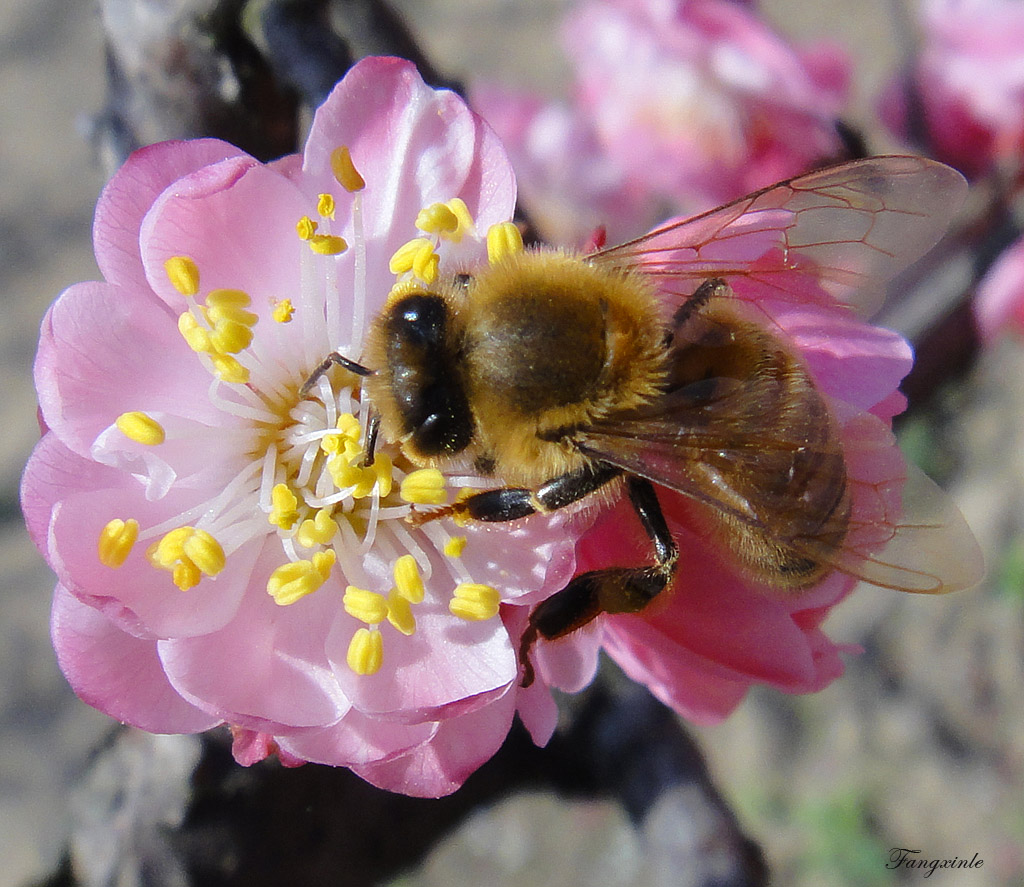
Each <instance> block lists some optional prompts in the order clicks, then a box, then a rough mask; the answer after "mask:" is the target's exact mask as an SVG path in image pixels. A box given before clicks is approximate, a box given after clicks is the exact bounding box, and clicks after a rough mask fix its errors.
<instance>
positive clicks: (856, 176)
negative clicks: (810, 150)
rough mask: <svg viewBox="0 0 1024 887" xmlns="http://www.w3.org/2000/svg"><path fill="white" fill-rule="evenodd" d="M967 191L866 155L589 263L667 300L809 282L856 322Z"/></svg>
mask: <svg viewBox="0 0 1024 887" xmlns="http://www.w3.org/2000/svg"><path fill="white" fill-rule="evenodd" d="M966 193H967V183H966V181H965V180H964V178H963V176H961V175H960V173H958V172H957V171H956V170H954V169H951V168H950V167H948V166H944V165H943V164H941V163H936V162H935V161H933V160H927V159H925V158H923V157H900V156H888V157H872V158H868V159H866V160H856V161H853V162H850V163H844V164H842V165H839V166H834V167H830V168H828V169H823V170H820V171H818V172H813V173H809V174H807V175H803V176H800V177H798V178H795V179H791V180H789V181H787V182H782V183H780V184H778V185H773V186H772V187H770V188H766V189H765V190H763V191H758V192H756V193H754V194H751V195H749V196H747V197H744V198H742V199H740V200H737V201H735V202H734V203H730V204H728V205H726V206H723V207H720V208H719V209H715V210H711V211H709V212H706V213H703V214H702V215H698V216H694V217H693V218H690V219H683V220H674V221H671V222H668V223H666V224H664V225H662V226H661V227H659V228H656V229H654V230H653V231H651V232H649V233H647V234H645V235H644V236H642V237H638V238H637V239H635V240H631V241H628V242H627V243H623V244H620V245H619V246H614V247H610V248H608V249H605V250H602V251H600V252H597V253H595V254H594V255H593V256H591V257H590V259H591V261H594V262H598V263H602V264H609V265H612V266H616V267H639V268H641V269H642V271H643V272H644V273H645V274H647V275H650V276H651V277H654V278H656V279H657V280H658V282H659V284H660V286H661V289H662V290H663V291H664V292H666V293H668V294H675V295H678V296H680V297H683V298H685V297H688V296H689V295H690V294H692V292H693V290H694V288H695V286H694V284H695V282H696V283H699V282H701V281H703V280H707V279H709V278H712V277H724V278H725V279H726V280H728V281H729V283H730V284H732V286H733V288H734V289H735V290H736V292H737V294H738V295H740V296H741V297H756V296H757V295H758V294H757V293H755V292H753V290H755V289H758V288H765V287H767V288H768V289H769V290H772V291H774V292H776V293H780V294H783V295H785V294H787V293H792V292H793V291H794V289H799V288H800V282H801V281H800V278H802V277H810V278H812V279H813V280H814V281H815V282H816V283H817V284H818V285H819V286H820V287H821V288H822V289H824V290H825V292H826V294H827V295H828V296H829V297H831V298H832V299H834V300H836V301H838V302H840V303H842V304H846V305H849V306H851V307H852V308H853V309H854V310H855V311H856V312H857V313H858V314H860V315H861V316H868V315H870V314H872V313H873V312H874V311H875V310H877V308H878V306H879V305H880V303H881V301H882V298H883V297H884V292H883V286H882V285H883V284H884V283H885V282H886V281H887V280H889V279H890V278H891V277H892V276H893V275H894V274H896V273H897V272H899V271H900V270H901V269H903V268H905V267H906V266H908V265H909V264H911V263H912V262H914V261H915V260H916V259H918V258H919V257H920V256H922V255H923V254H924V253H925V252H927V251H928V250H929V249H930V248H931V247H932V246H934V245H935V243H937V242H938V240H939V238H940V237H941V236H942V234H943V232H944V231H945V229H946V228H947V226H948V225H949V223H950V221H951V219H952V217H953V215H954V213H955V212H956V210H957V209H958V208H959V206H960V204H961V203H962V202H963V199H964V197H965V195H966Z"/></svg>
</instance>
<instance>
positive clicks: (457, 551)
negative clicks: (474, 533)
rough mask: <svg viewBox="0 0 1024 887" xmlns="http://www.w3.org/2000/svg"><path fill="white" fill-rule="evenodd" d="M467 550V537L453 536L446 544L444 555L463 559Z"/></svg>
mask: <svg viewBox="0 0 1024 887" xmlns="http://www.w3.org/2000/svg"><path fill="white" fill-rule="evenodd" d="M465 550H466V537H465V536H451V537H450V538H449V539H448V541H447V542H445V544H444V553H445V554H446V555H447V556H448V557H462V552H464V551H465Z"/></svg>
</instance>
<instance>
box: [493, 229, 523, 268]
mask: <svg viewBox="0 0 1024 887" xmlns="http://www.w3.org/2000/svg"><path fill="white" fill-rule="evenodd" d="M522 251H523V235H522V234H521V233H520V231H519V229H518V228H517V227H516V226H515V224H514V223H513V222H499V223H498V224H497V225H491V227H490V230H488V232H487V261H488V262H490V263H491V264H492V265H497V264H498V262H501V261H503V260H504V259H507V258H508V257H509V256H514V255H515V254H516V253H521V252H522Z"/></svg>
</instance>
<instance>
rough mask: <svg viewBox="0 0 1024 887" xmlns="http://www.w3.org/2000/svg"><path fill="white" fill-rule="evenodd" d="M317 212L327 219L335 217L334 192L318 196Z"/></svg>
mask: <svg viewBox="0 0 1024 887" xmlns="http://www.w3.org/2000/svg"><path fill="white" fill-rule="evenodd" d="M316 211H317V213H318V214H319V215H320V216H321V217H322V218H325V219H333V218H334V195H333V194H321V195H319V196H318V197H317V201H316Z"/></svg>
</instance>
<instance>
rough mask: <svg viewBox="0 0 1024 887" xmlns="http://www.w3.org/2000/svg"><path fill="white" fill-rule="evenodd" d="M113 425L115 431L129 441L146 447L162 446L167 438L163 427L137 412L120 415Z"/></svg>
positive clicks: (150, 417)
mask: <svg viewBox="0 0 1024 887" xmlns="http://www.w3.org/2000/svg"><path fill="white" fill-rule="evenodd" d="M114 424H115V425H117V430H118V431H120V432H121V434H123V435H124V436H125V437H127V438H128V439H129V440H134V441H135V442H136V443H140V444H145V445H146V446H147V447H155V446H156V445H157V444H162V443H163V442H164V440H165V439H166V437H167V435H166V434H165V433H164V426H163V425H161V424H160V423H159V422H157V420H156V419H154V418H153V417H152V416H148V415H146V414H145V413H141V412H138V411H137V410H136V411H134V412H131V413H121V415H120V416H118V417H117V420H116V421H115V423H114Z"/></svg>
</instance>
